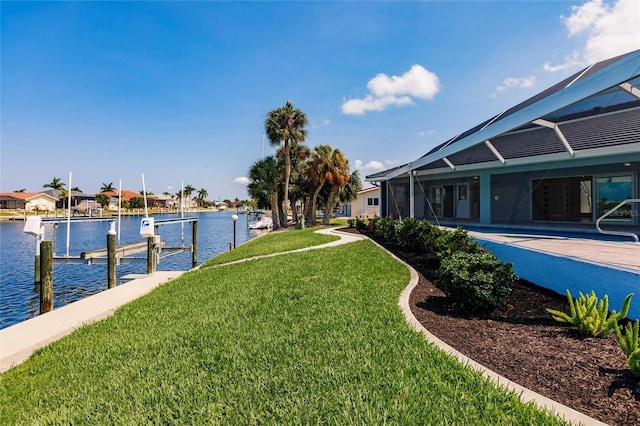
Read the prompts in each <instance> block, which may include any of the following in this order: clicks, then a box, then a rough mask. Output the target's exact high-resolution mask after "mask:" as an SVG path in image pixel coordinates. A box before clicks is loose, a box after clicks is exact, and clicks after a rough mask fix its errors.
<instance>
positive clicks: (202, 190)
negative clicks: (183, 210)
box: [198, 188, 209, 207]
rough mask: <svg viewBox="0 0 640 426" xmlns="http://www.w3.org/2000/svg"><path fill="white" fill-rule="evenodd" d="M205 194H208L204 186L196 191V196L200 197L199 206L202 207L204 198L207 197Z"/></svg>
mask: <svg viewBox="0 0 640 426" xmlns="http://www.w3.org/2000/svg"><path fill="white" fill-rule="evenodd" d="M207 195H209V193H208V192H207V190H206V189H204V188H200V190H199V191H198V198H199V199H200V207H204V199H205V198H207Z"/></svg>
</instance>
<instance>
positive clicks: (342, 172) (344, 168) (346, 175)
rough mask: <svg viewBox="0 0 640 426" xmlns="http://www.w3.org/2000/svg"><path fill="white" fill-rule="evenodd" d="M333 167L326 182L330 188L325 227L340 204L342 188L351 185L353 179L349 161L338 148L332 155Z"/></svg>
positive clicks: (325, 210) (325, 213) (325, 212)
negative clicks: (350, 181) (334, 208)
mask: <svg viewBox="0 0 640 426" xmlns="http://www.w3.org/2000/svg"><path fill="white" fill-rule="evenodd" d="M331 167H332V170H331V171H330V173H328V174H327V181H326V184H327V185H328V186H329V194H328V196H327V199H326V204H325V208H324V217H323V218H322V224H323V225H329V221H330V220H331V215H332V214H333V207H334V206H335V205H336V203H337V202H338V194H339V193H340V188H342V187H343V186H344V185H346V184H347V183H349V179H350V178H351V172H350V171H349V161H347V158H346V157H345V156H344V154H343V153H342V151H340V150H339V149H337V148H336V149H334V150H333V152H332V153H331Z"/></svg>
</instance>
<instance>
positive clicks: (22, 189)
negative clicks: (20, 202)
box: [13, 188, 27, 192]
mask: <svg viewBox="0 0 640 426" xmlns="http://www.w3.org/2000/svg"><path fill="white" fill-rule="evenodd" d="M26 190H27V189H26V188H21V189H16V190H15V191H13V192H25V191H26Z"/></svg>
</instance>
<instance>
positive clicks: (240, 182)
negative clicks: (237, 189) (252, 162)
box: [233, 176, 251, 185]
mask: <svg viewBox="0 0 640 426" xmlns="http://www.w3.org/2000/svg"><path fill="white" fill-rule="evenodd" d="M249 182H251V181H250V180H249V178H247V177H244V176H240V177H237V178H235V179H234V180H233V183H237V184H238V185H248V184H249Z"/></svg>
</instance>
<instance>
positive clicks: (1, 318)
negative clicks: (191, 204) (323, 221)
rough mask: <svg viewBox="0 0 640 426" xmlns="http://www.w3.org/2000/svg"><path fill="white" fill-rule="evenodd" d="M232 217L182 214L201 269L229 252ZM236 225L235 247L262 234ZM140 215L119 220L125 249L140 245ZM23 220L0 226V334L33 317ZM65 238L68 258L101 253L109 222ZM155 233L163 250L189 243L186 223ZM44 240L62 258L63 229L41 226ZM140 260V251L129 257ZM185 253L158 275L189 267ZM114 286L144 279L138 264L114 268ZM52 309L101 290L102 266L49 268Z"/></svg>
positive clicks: (74, 227)
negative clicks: (195, 221) (138, 277)
mask: <svg viewBox="0 0 640 426" xmlns="http://www.w3.org/2000/svg"><path fill="white" fill-rule="evenodd" d="M233 214H234V212H206V213H185V218H191V217H195V218H197V219H198V235H197V238H198V258H197V263H198V264H202V263H203V262H205V261H207V260H208V259H210V258H212V257H215V256H217V255H219V254H221V253H223V252H225V251H227V250H229V243H230V242H232V241H233V228H234V226H233V220H232V218H231V216H232V215H233ZM238 216H239V219H238V221H237V222H236V244H237V245H240V244H242V243H244V242H246V241H248V240H250V239H251V238H253V237H255V236H257V235H259V234H261V233H264V232H266V231H264V230H249V228H248V226H247V221H248V220H250V218H249V217H248V215H238ZM154 217H155V220H156V221H159V220H163V219H175V218H179V217H180V215H176V214H168V215H155V216H154ZM141 219H142V218H141V217H140V216H137V217H136V216H133V217H130V216H128V217H122V220H121V224H120V242H119V244H127V243H133V242H139V241H144V240H145V239H144V238H142V237H141V236H140V221H141ZM23 228H24V222H23V221H2V222H0V329H3V328H6V327H9V326H11V325H13V324H16V323H19V322H21V321H24V320H26V319H29V318H32V317H34V316H36V315H38V312H39V310H40V298H39V297H40V296H39V294H38V293H37V292H36V291H35V285H34V283H33V281H34V255H35V250H36V242H35V237H34V236H33V235H29V234H25V233H24V232H23ZM70 231H71V232H70V238H69V256H73V257H77V256H79V255H80V253H81V252H83V251H88V250H95V249H104V248H106V246H107V232H108V231H109V222H108V221H103V222H81V221H76V222H74V221H72V222H71V228H70ZM157 234H159V235H160V237H161V239H162V240H164V241H166V246H167V247H178V246H180V245H181V244H182V243H184V245H186V246H188V245H190V244H191V239H192V228H191V223H189V222H187V223H184V225H183V224H180V223H172V224H165V225H161V226H158V230H157ZM44 239H45V240H51V241H53V250H54V255H55V256H64V255H65V254H66V251H67V224H66V222H64V223H60V224H58V225H57V226H56V225H53V224H46V225H45V236H44ZM134 256H135V257H145V258H146V252H143V253H139V254H137V255H134ZM191 256H192V254H191V252H183V253H178V254H175V255H172V256H168V257H165V258H162V259H161V260H160V263H159V264H158V265H157V270H159V271H171V270H177V271H186V270H189V269H191V266H192V257H191ZM116 271H117V272H116V273H117V278H118V284H121V283H123V282H125V281H126V279H124V278H123V277H124V276H126V275H129V274H145V273H146V272H147V264H146V261H145V262H143V263H134V264H123V265H118V266H117V267H116ZM53 282H54V289H53V290H54V294H53V306H54V309H56V308H59V307H61V306H64V305H67V304H69V303H72V302H75V301H78V300H80V299H82V298H84V297H87V296H90V295H92V294H96V293H99V292H101V291H103V290H106V289H107V265H106V264H104V265H85V264H81V265H72V264H54V267H53Z"/></svg>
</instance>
